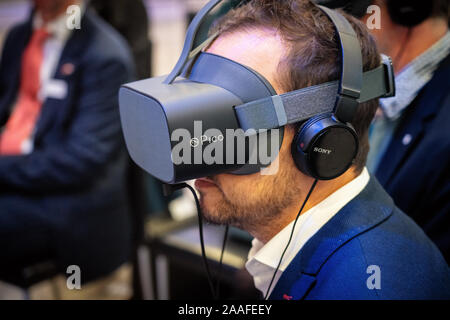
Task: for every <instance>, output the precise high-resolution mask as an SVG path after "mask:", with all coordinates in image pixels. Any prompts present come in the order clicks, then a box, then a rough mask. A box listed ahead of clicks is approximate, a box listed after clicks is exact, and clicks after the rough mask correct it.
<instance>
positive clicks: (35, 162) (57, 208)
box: [0, 0, 134, 283]
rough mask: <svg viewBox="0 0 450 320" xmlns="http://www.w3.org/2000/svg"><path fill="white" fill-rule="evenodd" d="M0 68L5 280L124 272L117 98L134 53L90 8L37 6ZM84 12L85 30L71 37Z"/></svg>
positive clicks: (125, 228) (9, 42) (38, 2)
mask: <svg viewBox="0 0 450 320" xmlns="http://www.w3.org/2000/svg"><path fill="white" fill-rule="evenodd" d="M33 4H34V9H33V11H32V13H31V15H30V17H29V19H28V20H27V21H26V22H24V23H22V24H20V25H17V26H15V27H13V28H12V29H11V31H10V32H9V34H8V36H7V38H6V40H5V43H4V47H3V53H2V55H1V62H0V243H1V244H2V249H1V250H0V280H4V281H13V282H14V279H16V278H17V277H19V276H20V272H21V270H22V269H23V268H24V267H26V266H30V265H32V264H35V263H39V262H41V261H44V260H51V261H53V262H54V263H55V264H56V266H57V267H58V270H59V271H60V272H61V273H63V274H64V275H66V269H67V268H68V266H70V265H76V266H79V267H80V269H81V281H82V283H85V282H88V281H91V280H94V279H97V278H99V277H103V276H105V275H108V274H111V273H112V272H113V271H115V270H117V269H118V268H119V267H120V266H121V265H123V264H124V263H126V262H127V261H128V259H129V251H130V247H131V240H130V238H131V235H130V221H129V213H128V199H127V196H126V194H127V190H126V188H127V185H126V181H125V168H126V161H127V160H126V159H127V157H126V153H125V149H124V142H123V138H122V134H121V127H120V120H119V110H118V102H117V93H118V89H119V87H120V85H121V84H122V83H124V82H127V81H129V80H131V79H132V77H133V73H134V66H133V63H132V58H131V54H130V52H129V49H128V46H127V44H126V43H125V41H124V40H123V39H122V38H121V36H120V35H119V34H118V33H117V32H116V31H114V30H113V29H112V28H111V27H110V26H109V25H107V24H106V23H105V22H104V21H103V20H102V19H101V18H99V17H98V16H96V15H95V13H93V12H91V10H90V9H86V10H85V3H84V2H83V1H75V0H34V1H33ZM70 5H77V6H78V8H79V9H80V11H79V12H80V13H82V18H81V24H80V29H73V30H71V28H68V23H67V19H68V17H69V16H68V14H66V9H67V8H68V7H69V6H70Z"/></svg>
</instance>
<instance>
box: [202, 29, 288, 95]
mask: <svg viewBox="0 0 450 320" xmlns="http://www.w3.org/2000/svg"><path fill="white" fill-rule="evenodd" d="M207 52H209V53H214V54H217V55H219V56H223V57H225V58H228V59H230V60H233V61H236V62H238V63H240V64H242V65H245V66H247V67H250V68H252V69H253V70H255V71H257V72H259V73H260V74H262V75H263V76H264V77H265V78H266V79H267V80H268V81H269V82H270V83H271V84H272V85H273V86H274V87H276V81H275V80H276V73H277V70H278V65H279V62H280V60H281V59H282V57H283V55H284V54H285V48H284V46H283V42H282V40H281V37H280V36H279V34H278V33H277V32H276V31H274V30H271V29H263V28H257V29H256V28H255V29H253V28H252V29H244V30H242V31H235V32H231V33H226V34H224V35H221V36H219V37H218V38H217V39H216V40H215V41H214V42H213V44H212V45H211V46H210V47H209V48H208V50H207ZM275 89H277V88H275ZM277 91H278V90H277Z"/></svg>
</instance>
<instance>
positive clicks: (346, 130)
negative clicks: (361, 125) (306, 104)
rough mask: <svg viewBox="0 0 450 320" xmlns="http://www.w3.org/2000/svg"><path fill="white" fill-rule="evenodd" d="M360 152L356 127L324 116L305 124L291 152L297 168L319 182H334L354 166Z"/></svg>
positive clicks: (294, 141)
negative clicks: (354, 160)
mask: <svg viewBox="0 0 450 320" xmlns="http://www.w3.org/2000/svg"><path fill="white" fill-rule="evenodd" d="M357 152H358V138H357V135H356V133H355V131H354V130H353V128H351V127H349V126H347V125H345V124H343V123H341V122H339V121H337V120H336V119H335V118H334V117H333V116H332V115H330V114H322V115H319V116H317V117H313V118H311V119H309V120H308V121H307V122H305V123H304V124H303V125H302V126H301V127H300V129H299V130H298V132H297V134H296V135H295V136H294V140H293V143H292V145H291V153H292V157H293V159H294V162H295V164H296V166H297V168H298V169H299V170H300V171H301V172H303V173H304V174H306V175H309V176H311V177H313V178H316V179H319V180H330V179H334V178H336V177H338V176H340V175H341V174H343V173H344V172H345V171H347V169H348V168H349V167H350V166H351V165H352V163H353V159H354V158H355V157H356V155H357Z"/></svg>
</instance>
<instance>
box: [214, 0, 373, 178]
mask: <svg viewBox="0 0 450 320" xmlns="http://www.w3.org/2000/svg"><path fill="white" fill-rule="evenodd" d="M340 13H341V14H343V15H344V16H345V17H346V18H347V19H348V20H349V21H350V23H351V25H352V27H353V28H354V29H355V32H356V34H357V35H358V39H359V41H360V44H361V48H362V57H363V69H364V71H368V70H371V69H374V68H376V67H378V66H379V65H380V55H379V52H378V49H377V46H376V44H375V41H374V39H373V38H372V37H371V35H370V34H369V33H368V31H367V29H366V27H365V25H364V24H363V23H362V22H360V21H358V20H357V19H355V18H353V17H351V16H350V15H348V14H346V13H344V12H342V11H341V12H340ZM258 27H263V28H270V29H274V30H276V31H277V32H278V33H279V34H280V36H281V38H282V39H283V41H284V43H285V44H286V45H287V46H288V51H287V54H286V55H285V57H284V59H282V61H280V64H279V70H280V72H279V75H278V79H277V81H278V84H279V85H280V86H281V88H282V89H283V90H284V91H285V92H288V91H293V90H298V89H301V88H304V87H308V86H312V85H316V84H320V83H324V82H328V81H332V80H336V79H338V78H339V76H340V72H341V67H340V54H339V51H340V45H339V44H338V41H337V37H336V32H335V29H334V25H333V23H332V22H331V21H330V20H329V18H328V17H327V16H326V15H325V14H324V13H323V12H322V11H321V10H320V9H319V8H318V7H317V6H316V5H314V4H313V3H312V2H311V1H309V0H251V1H250V2H248V3H246V4H245V5H242V6H240V7H238V8H236V9H234V10H232V11H230V12H229V13H228V14H227V15H225V16H224V17H223V18H222V19H220V20H219V21H218V22H217V23H216V25H215V26H214V27H213V30H212V32H219V34H227V33H233V32H236V31H240V30H246V29H247V30H248V29H252V28H253V29H254V28H258ZM377 107H378V99H374V100H371V101H368V102H365V103H362V104H360V106H359V108H358V111H357V113H356V115H355V117H354V119H353V121H352V125H353V127H354V128H355V131H356V133H357V134H358V137H359V152H358V155H357V156H356V158H355V160H354V165H355V169H356V171H357V172H360V171H361V170H362V169H363V168H364V166H365V163H366V159H367V154H368V152H369V141H368V140H369V139H368V131H369V126H370V123H371V121H372V119H373V117H374V115H375V112H376V109H377Z"/></svg>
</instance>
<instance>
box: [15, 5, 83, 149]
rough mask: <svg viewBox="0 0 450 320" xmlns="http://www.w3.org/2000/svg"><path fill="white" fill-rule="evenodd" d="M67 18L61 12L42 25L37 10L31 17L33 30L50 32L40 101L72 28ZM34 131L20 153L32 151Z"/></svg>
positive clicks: (47, 40)
mask: <svg viewBox="0 0 450 320" xmlns="http://www.w3.org/2000/svg"><path fill="white" fill-rule="evenodd" d="M77 4H78V5H79V6H80V8H81V10H80V11H81V12H84V9H85V5H84V1H79V2H78V3H77ZM67 19H68V16H67V14H66V13H63V14H61V15H59V16H58V17H56V18H55V19H53V20H52V21H50V22H48V23H47V24H45V26H44V22H43V20H42V17H41V15H40V13H39V12H37V13H36V15H35V16H34V18H33V30H37V29H39V28H42V27H44V28H45V29H46V30H47V32H48V33H49V34H50V35H49V37H48V38H47V39H46V40H45V43H44V46H43V59H42V65H41V68H40V71H39V77H40V88H39V92H38V99H39V100H40V101H41V102H44V100H45V99H46V98H47V97H48V96H49V92H50V89H51V88H52V87H54V86H52V83H51V82H52V79H53V77H54V75H55V73H56V71H57V70H56V68H57V66H58V64H59V60H60V58H61V54H62V51H63V50H64V47H65V46H66V43H67V40H68V39H69V37H70V35H71V33H72V30H71V29H69V28H68V27H67ZM62 95H64V93H62ZM14 108H15V106H14ZM34 132H35V130H33V132H32V134H31V136H30V137H28V139H26V140H25V141H23V143H22V148H21V149H22V154H30V153H31V152H32V151H33V149H34Z"/></svg>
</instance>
